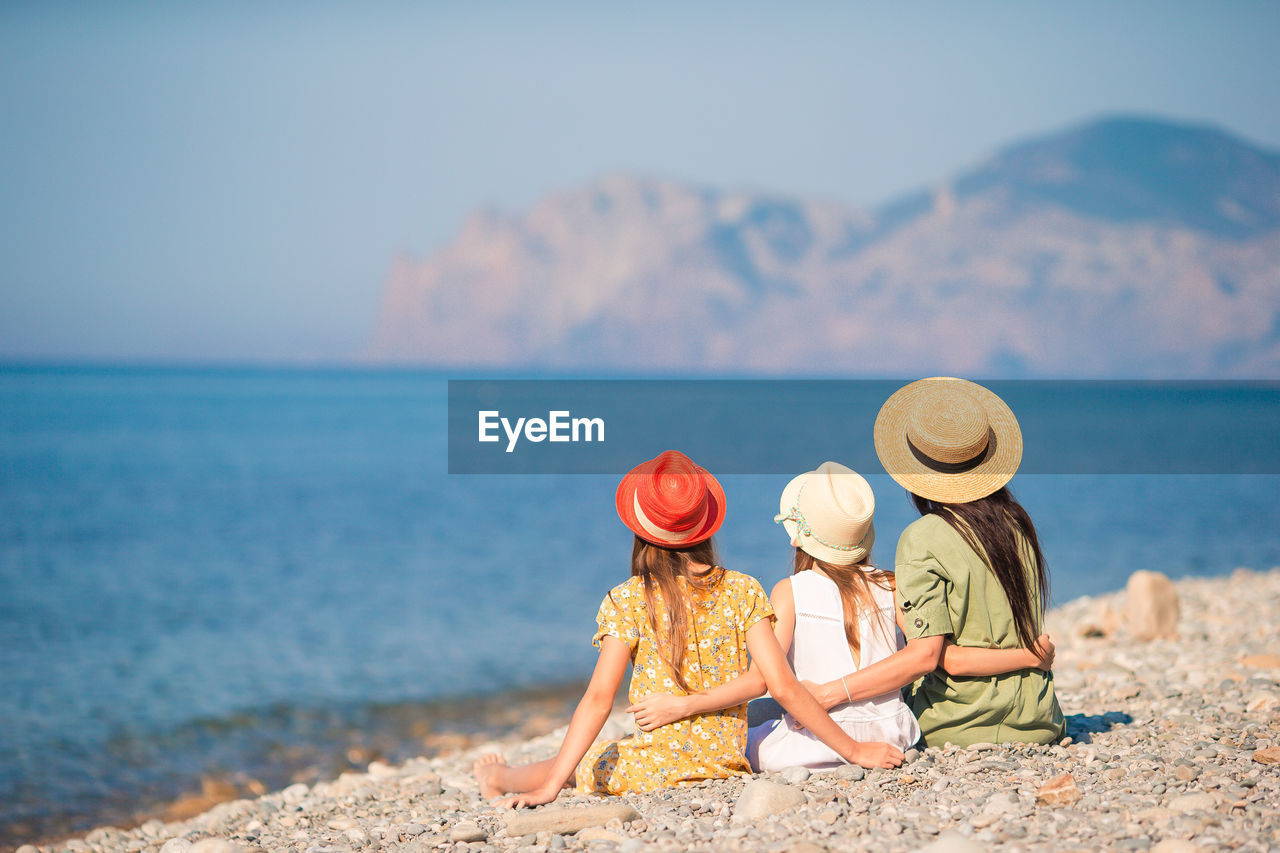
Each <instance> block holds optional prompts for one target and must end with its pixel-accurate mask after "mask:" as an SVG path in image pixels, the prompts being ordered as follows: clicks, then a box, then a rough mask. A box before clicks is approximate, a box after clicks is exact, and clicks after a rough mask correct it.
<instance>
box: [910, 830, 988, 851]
mask: <svg viewBox="0 0 1280 853" xmlns="http://www.w3.org/2000/svg"><path fill="white" fill-rule="evenodd" d="M919 853H987V848H986V846H984V845H982V844H979V843H977V842H976V841H970V840H969V839H968V838H965V837H964V836H963V835H961V834H960V833H959V832H956V831H955V830H954V829H948V830H947V831H946V832H943V833H940V834H939V835H938V837H937V838H935V839H934V840H933V843H932V844H927V845H925V846H924V847H921V848H920V851H919Z"/></svg>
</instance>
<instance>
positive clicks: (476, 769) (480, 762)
mask: <svg viewBox="0 0 1280 853" xmlns="http://www.w3.org/2000/svg"><path fill="white" fill-rule="evenodd" d="M506 766H507V760H506V759H505V758H503V757H502V756H501V755H498V753H496V752H490V753H489V754H488V755H482V756H480V757H479V758H478V759H476V763H475V764H472V765H471V772H472V773H473V774H475V777H476V781H477V782H479V783H480V796H482V797H484V798H485V799H486V800H490V799H493V798H494V797H497V796H501V795H502V794H505V793H506V792H507V791H506V789H505V788H501V787H499V786H498V784H497V775H498V772H499V771H500V770H501V769H502V768H504V767H506Z"/></svg>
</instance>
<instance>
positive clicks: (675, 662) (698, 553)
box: [631, 536, 723, 693]
mask: <svg viewBox="0 0 1280 853" xmlns="http://www.w3.org/2000/svg"><path fill="white" fill-rule="evenodd" d="M695 563H701V564H703V565H707V566H712V567H718V566H719V565H720V561H719V559H718V558H717V557H716V546H715V543H714V542H713V541H712V540H711V539H707V540H705V541H702V542H699V543H698V544H697V545H691V546H690V547H688V548H664V547H662V546H661V545H654V544H652V543H650V542H646V541H644V540H643V539H641V538H640V537H639V536H637V537H636V539H635V544H634V545H632V547H631V574H632V576H633V577H640V578H644V603H645V609H646V610H647V611H648V614H649V617H648V618H649V628H650V629H652V631H653V636H654V637H655V638H657V640H658V644H657V652H658V657H660V658H661V659H662V661H663V663H665V664H666V665H667V666H668V667H669V668H670V669H671V677H672V679H674V681H675V683H676V684H678V685H679V686H680V689H681V690H683V691H684V692H686V693H692V692H693V691H692V690H691V689H690V687H689V685H688V683H686V682H685V680H684V675H682V674H681V670H682V669H683V668H684V653H685V645H686V644H687V642H688V638H689V599H688V597H687V596H686V595H685V592H684V590H683V589H682V588H681V584H680V582H679V580H678V578H684V579H685V582H686V583H687V584H689V585H690V586H693V587H695V588H698V589H711V588H712V587H714V586H715V585H716V584H717V583H719V582H720V578H721V577H722V576H723V572H717V571H711V572H708V573H707V575H706V576H705V577H696V576H694V575H693V573H691V572H690V571H689V566H690V565H692V564H695ZM655 586H656V587H657V589H658V591H659V592H661V593H662V603H663V605H664V607H663V610H664V611H665V614H666V618H665V619H664V620H663V621H664V622H665V626H659V625H658V618H657V608H656V607H655V602H654V595H653V593H654V587H655Z"/></svg>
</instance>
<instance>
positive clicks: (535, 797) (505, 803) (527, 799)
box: [494, 788, 560, 809]
mask: <svg viewBox="0 0 1280 853" xmlns="http://www.w3.org/2000/svg"><path fill="white" fill-rule="evenodd" d="M559 795H560V789H559V788H555V789H550V788H534V789H533V790H532V791H526V792H525V793H523V794H516V795H515V796H514V797H503V798H502V799H501V800H498V801H497V802H496V803H494V805H495V806H497V807H498V808H500V809H522V808H531V807H533V806H541V805H545V804H546V803H550V802H554V801H555V798H556V797H557V796H559Z"/></svg>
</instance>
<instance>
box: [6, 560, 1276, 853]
mask: <svg viewBox="0 0 1280 853" xmlns="http://www.w3.org/2000/svg"><path fill="white" fill-rule="evenodd" d="M1174 586H1175V587H1176V593H1177V600H1178V611H1179V617H1178V621H1177V625H1176V637H1175V638H1157V639H1153V640H1150V641H1142V642H1138V641H1136V640H1135V638H1134V636H1133V633H1132V632H1131V631H1130V630H1129V628H1128V627H1127V626H1126V625H1125V624H1124V620H1123V618H1121V619H1118V620H1116V621H1115V622H1114V624H1108V625H1107V626H1106V630H1105V631H1101V632H1099V631H1085V630H1081V628H1082V627H1088V625H1089V624H1090V623H1089V620H1090V619H1093V620H1094V621H1095V622H1096V621H1097V614H1098V613H1099V612H1103V611H1109V612H1113V613H1116V614H1121V613H1124V612H1125V611H1126V606H1125V601H1124V598H1125V594H1124V593H1123V592H1121V593H1114V594H1111V595H1106V596H1096V597H1094V598H1092V599H1081V600H1078V601H1074V602H1068V603H1067V604H1065V605H1063V606H1062V607H1059V608H1056V609H1054V610H1053V611H1051V612H1050V613H1049V614H1048V615H1047V624H1046V628H1047V632H1048V633H1050V634H1052V635H1053V637H1054V641H1055V643H1056V644H1057V664H1056V671H1055V678H1054V683H1055V687H1056V689H1057V692H1058V700H1059V703H1060V704H1061V705H1062V709H1063V712H1064V713H1065V714H1066V715H1067V733H1066V736H1065V737H1064V738H1063V739H1062V740H1060V741H1059V742H1058V743H1057V744H1054V745H1047V746H1039V745H1003V744H994V745H993V744H981V745H978V746H975V747H972V748H969V749H961V748H958V747H949V748H940V747H929V748H927V749H919V750H915V749H913V750H908V751H907V753H906V758H907V761H908V762H910V764H909V765H908V766H909V770H908V769H897V770H872V771H867V770H864V769H863V768H861V767H855V766H851V765H850V766H843V767H840V768H837V769H835V770H833V771H827V772H817V773H812V774H809V773H807V772H806V773H801V772H783V773H780V774H774V775H771V776H767V777H764V776H757V777H749V776H747V777H737V778H730V779H716V780H709V781H706V782H701V783H697V784H694V785H689V786H683V787H677V788H669V789H664V790H661V791H655V792H653V793H650V794H626V795H623V796H621V797H617V798H608V799H603V798H600V797H594V796H584V795H580V794H577V793H576V792H574V791H571V790H566V791H564V792H563V793H562V794H561V795H560V797H559V798H558V799H557V800H556V802H555V803H552V804H548V805H546V806H541V807H539V808H536V809H529V810H524V811H521V812H510V811H502V810H499V809H497V808H496V807H495V806H493V805H492V804H490V803H489V802H487V801H483V800H482V799H481V798H480V796H479V791H478V790H477V788H476V785H475V782H474V781H473V780H472V778H471V776H470V770H471V762H473V761H474V760H475V759H476V758H477V757H478V755H479V753H480V752H481V751H483V752H491V751H495V750H496V751H501V752H502V753H503V754H504V755H505V756H506V758H507V760H508V761H510V762H512V763H520V762H527V761H537V760H541V759H544V758H549V757H551V756H552V755H554V754H555V750H556V749H557V747H558V746H559V744H560V742H561V740H562V739H563V737H564V733H565V730H564V729H563V728H561V729H558V730H556V731H551V732H548V733H547V734H546V735H543V736H540V737H536V738H533V739H531V740H518V739H516V738H514V737H512V738H511V739H509V740H507V741H505V742H503V743H500V744H486V745H485V746H484V747H477V748H476V749H472V750H468V751H463V752H456V753H454V754H451V755H442V756H439V757H436V758H432V759H412V760H411V761H409V762H408V763H406V764H404V765H401V766H395V765H392V764H389V763H385V762H378V761H375V762H373V763H371V764H370V765H369V767H368V771H367V772H364V773H345V774H343V775H342V776H341V777H340V778H339V779H335V780H332V781H325V782H318V783H316V784H314V785H306V784H301V783H299V784H295V785H290V786H289V787H287V788H285V789H284V790H283V791H279V792H276V793H270V794H266V795H264V796H262V797H260V798H259V799H257V800H255V801H233V802H228V803H224V804H222V805H220V806H217V807H215V808H214V809H213V810H211V811H209V812H207V813H205V814H204V815H200V816H198V817H195V818H192V819H190V820H185V821H179V822H175V823H164V822H162V821H159V820H148V821H146V822H145V823H143V824H142V825H141V826H139V827H135V828H132V829H127V830H119V829H110V828H101V829H98V830H94V831H93V832H92V833H89V834H88V835H86V837H85V838H84V839H72V840H70V841H66V842H60V843H58V844H56V845H36V846H32V845H26V846H24V847H22V848H19V849H18V851H16V853H55V851H75V852H76V853H79V851H86V853H88V851H91V850H92V851H102V853H259V851H276V850H280V851H291V853H307V851H312V853H352V851H361V852H362V853H366V852H371V851H380V852H381V853H396V851H399V852H400V853H419V851H424V853H425V851H431V850H447V851H452V853H463V851H468V853H479V851H484V853H533V851H537V850H552V851H556V853H646V852H647V851H651V852H652V853H675V851H681V850H687V849H692V850H716V851H719V850H724V851H726V853H753V852H754V851H757V850H759V851H768V853H818V851H837V850H850V849H876V850H883V851H884V853H909V851H916V850H924V851H930V853H988V851H990V850H992V849H996V850H1020V851H1027V853H1040V851H1053V850H1099V849H1107V850H1118V851H1129V850H1136V851H1148V853H1192V851H1209V850H1216V849H1238V850H1242V851H1268V850H1277V849H1280V805H1277V804H1280V772H1277V769H1278V768H1277V765H1280V714H1278V713H1277V709H1278V708H1280V668H1277V667H1273V666H1261V665H1259V664H1262V663H1269V662H1270V660H1271V659H1270V658H1268V657H1266V656H1268V655H1271V656H1274V655H1276V654H1277V652H1278V651H1280V638H1278V637H1277V633H1276V629H1275V627H1274V626H1276V625H1278V624H1280V570H1277V571H1271V572H1248V573H1243V574H1239V575H1238V576H1236V575H1233V576H1231V578H1229V579H1228V578H1223V577H1217V578H1204V579H1189V580H1181V581H1178V582H1177V583H1176V584H1175V585H1174ZM551 725H554V722H552V723H549V724H548V728H550V726H551ZM629 725H630V723H629V722H628V720H627V718H626V716H625V715H621V714H619V715H615V716H614V717H613V718H611V721H610V727H611V729H612V730H613V731H615V732H620V733H625V732H626V731H627V730H628V726H629ZM1064 776H1066V777H1067V778H1068V779H1069V780H1070V782H1069V783H1068V782H1066V781H1063V782H1060V783H1057V785H1056V786H1055V787H1050V786H1049V783H1050V782H1051V781H1053V780H1056V779H1060V778H1061V777H1064ZM908 777H910V778H911V779H913V780H914V781H912V782H908V781H907V780H908ZM762 785H763V786H765V787H764V788H761V787H759V786H762ZM1046 788H1048V790H1046ZM772 789H781V791H782V792H785V794H779V795H778V796H786V797H787V798H788V799H787V800H785V801H783V800H776V801H775V800H772V799H771V797H764V796H763V795H762V794H759V793H752V794H751V796H746V795H747V794H748V792H749V791H752V792H759V791H763V790H772ZM775 793H776V792H775ZM756 797H760V799H761V801H762V802H764V803H765V805H763V806H759V808H761V810H762V811H763V814H760V815H759V816H756V817H748V815H749V814H754V813H755V812H754V811H753V810H754V809H755V808H757V806H754V805H752V803H753V801H754V800H755V798H756ZM1044 797H1048V798H1049V799H1051V800H1053V803H1047V802H1042V798H1044ZM1059 800H1060V801H1061V802H1059ZM769 803H772V804H771V805H770V804H769ZM573 833H577V834H576V835H574V834H573ZM241 845H244V846H241Z"/></svg>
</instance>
